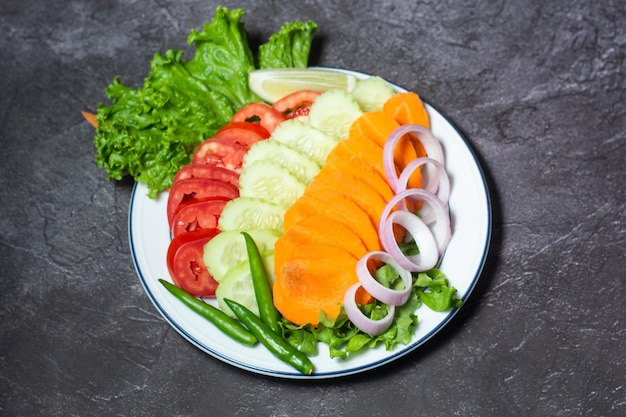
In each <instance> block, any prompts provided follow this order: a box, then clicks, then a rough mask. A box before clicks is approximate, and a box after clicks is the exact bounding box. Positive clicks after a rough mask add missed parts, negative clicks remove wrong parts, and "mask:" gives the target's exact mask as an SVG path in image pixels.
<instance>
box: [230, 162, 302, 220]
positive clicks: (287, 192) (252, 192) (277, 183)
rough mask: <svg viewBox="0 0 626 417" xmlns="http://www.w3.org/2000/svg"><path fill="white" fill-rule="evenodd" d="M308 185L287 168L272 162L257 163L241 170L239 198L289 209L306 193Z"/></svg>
mask: <svg viewBox="0 0 626 417" xmlns="http://www.w3.org/2000/svg"><path fill="white" fill-rule="evenodd" d="M305 189H306V185H305V184H303V183H302V182H300V181H298V179H297V178H296V177H294V176H293V175H292V174H291V173H290V172H289V171H288V170H287V168H284V167H283V166H281V165H279V164H277V163H275V162H272V161H256V162H254V163H252V164H250V165H248V166H247V167H246V168H245V169H242V170H241V175H240V176H239V196H240V197H254V198H260V199H263V200H267V201H270V202H272V203H274V204H278V205H279V206H282V207H285V209H286V208H288V207H291V206H292V205H293V203H295V202H296V200H297V199H298V198H299V197H300V196H301V195H302V193H304V190H305Z"/></svg>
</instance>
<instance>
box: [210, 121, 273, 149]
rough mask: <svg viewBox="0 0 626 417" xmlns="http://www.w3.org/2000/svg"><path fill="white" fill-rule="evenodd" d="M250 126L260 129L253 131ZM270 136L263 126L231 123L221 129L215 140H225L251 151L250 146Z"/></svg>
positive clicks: (248, 123)
mask: <svg viewBox="0 0 626 417" xmlns="http://www.w3.org/2000/svg"><path fill="white" fill-rule="evenodd" d="M249 126H255V127H256V128H258V129H260V130H261V132H259V131H257V130H252V129H250V128H249ZM269 136H270V134H269V132H268V131H267V130H266V129H265V128H264V127H263V126H261V125H257V124H255V123H250V122H231V123H229V124H227V125H226V126H224V127H223V128H222V129H220V130H219V131H218V132H217V133H216V134H215V136H213V137H214V138H224V139H228V140H230V141H233V142H235V143H238V144H240V145H243V146H245V147H246V148H248V149H250V146H252V145H254V144H255V143H257V142H260V141H262V140H264V139H267V138H268V137H269Z"/></svg>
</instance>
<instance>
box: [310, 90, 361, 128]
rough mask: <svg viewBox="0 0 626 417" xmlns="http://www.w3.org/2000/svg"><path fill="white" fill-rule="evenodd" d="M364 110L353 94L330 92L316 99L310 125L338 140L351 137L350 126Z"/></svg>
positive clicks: (339, 91)
mask: <svg viewBox="0 0 626 417" xmlns="http://www.w3.org/2000/svg"><path fill="white" fill-rule="evenodd" d="M361 113H363V112H362V110H361V107H360V106H359V103H358V102H357V101H356V99H355V98H354V97H353V96H352V94H350V93H348V92H347V91H343V90H337V89H334V90H328V91H326V92H325V93H322V94H321V95H320V96H319V97H317V98H316V99H315V101H314V102H313V104H312V105H311V110H310V111H309V125H311V126H312V127H314V128H316V129H319V130H321V131H322V132H324V133H326V134H327V135H329V136H331V137H334V138H336V139H338V140H342V139H346V138H347V137H348V136H349V132H350V126H351V125H352V122H354V121H355V120H356V119H357V118H358V117H359V116H360V115H361Z"/></svg>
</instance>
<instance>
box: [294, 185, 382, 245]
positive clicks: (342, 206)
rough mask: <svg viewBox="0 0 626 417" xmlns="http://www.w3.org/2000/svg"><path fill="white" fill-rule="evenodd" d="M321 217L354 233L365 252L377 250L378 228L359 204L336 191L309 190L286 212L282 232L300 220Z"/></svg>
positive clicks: (378, 242)
mask: <svg viewBox="0 0 626 417" xmlns="http://www.w3.org/2000/svg"><path fill="white" fill-rule="evenodd" d="M319 214H324V215H326V216H328V217H330V218H331V219H334V220H337V221H339V222H341V223H343V224H345V225H346V226H348V227H349V228H351V229H352V230H354V231H355V232H356V233H357V234H358V235H359V237H360V238H361V241H362V242H363V244H364V245H365V247H366V248H367V250H368V251H373V250H380V248H381V246H380V241H379V239H378V225H376V226H374V224H373V223H372V221H371V219H370V217H369V216H368V215H367V213H366V212H365V211H363V209H362V208H361V207H359V205H358V204H356V203H355V202H354V201H352V200H351V199H350V198H348V197H347V196H346V195H344V194H342V193H340V192H339V191H336V190H320V191H317V190H312V191H308V190H307V191H305V193H304V194H303V195H302V196H301V197H300V198H299V199H298V200H297V201H296V202H295V203H294V204H293V205H292V206H291V207H290V208H289V209H288V210H287V211H286V212H285V215H284V228H285V230H288V229H289V228H290V227H291V226H293V225H294V224H296V223H297V222H299V221H300V220H302V219H304V218H307V217H311V216H314V215H319Z"/></svg>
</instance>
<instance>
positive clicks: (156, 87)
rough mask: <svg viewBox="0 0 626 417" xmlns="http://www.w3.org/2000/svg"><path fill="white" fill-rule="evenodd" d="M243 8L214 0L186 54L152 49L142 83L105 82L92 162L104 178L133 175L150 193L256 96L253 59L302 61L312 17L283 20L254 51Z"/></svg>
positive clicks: (268, 63) (270, 63)
mask: <svg viewBox="0 0 626 417" xmlns="http://www.w3.org/2000/svg"><path fill="white" fill-rule="evenodd" d="M244 13H245V12H244V11H243V10H242V9H232V10H229V9H227V8H225V7H217V9H216V11H215V16H214V17H213V19H212V20H211V22H210V23H207V24H205V25H204V27H203V29H202V30H201V31H199V30H192V31H191V32H190V34H189V36H188V38H187V42H188V43H189V45H191V46H193V47H194V49H195V50H194V55H193V57H192V58H191V59H190V60H187V61H186V60H184V59H183V52H182V51H179V50H168V51H167V52H165V54H161V53H159V52H157V53H155V54H154V57H153V59H152V62H151V64H150V73H149V75H148V76H147V77H146V79H145V80H144V85H143V86H142V87H141V88H136V89H134V88H130V87H127V86H125V85H123V84H122V82H121V81H120V79H119V77H115V79H114V80H113V82H112V83H111V85H109V86H108V87H107V88H106V89H105V92H106V94H107V97H108V98H109V99H110V100H111V104H104V103H100V104H99V105H98V111H97V120H98V128H97V129H96V136H95V139H94V145H95V147H96V149H97V156H96V163H97V165H98V166H100V167H102V168H104V169H105V171H106V173H107V175H108V177H109V178H110V179H115V180H121V179H122V178H123V177H125V176H127V175H131V176H132V177H133V178H134V179H135V180H136V181H140V182H144V183H145V184H146V185H147V188H148V195H149V196H150V197H151V198H154V197H156V196H157V195H158V193H159V192H160V191H162V190H165V189H167V188H169V187H170V186H171V181H172V178H173V177H174V175H175V174H176V172H177V171H178V170H179V169H180V168H181V167H182V166H183V165H186V164H188V163H189V162H190V161H191V157H192V155H193V151H194V150H195V148H196V147H197V145H198V144H199V143H200V142H202V140H204V139H205V138H208V137H211V136H212V135H213V134H214V133H215V132H216V131H217V130H218V129H219V128H221V127H222V126H224V125H225V124H226V123H228V121H229V120H230V119H231V117H232V115H233V114H234V113H235V111H237V109H239V108H241V107H243V106H244V105H245V104H247V103H250V102H253V101H258V100H259V98H258V97H257V96H256V95H255V94H254V93H253V92H252V91H251V90H250V88H249V85H248V74H249V73H250V71H253V70H254V69H256V68H257V64H256V62H257V61H258V62H259V65H263V68H270V67H271V68H286V67H293V66H306V65H307V61H308V56H309V52H310V46H311V42H312V38H313V35H314V33H315V31H316V29H317V26H316V25H315V23H313V22H306V23H301V22H297V21H296V22H291V23H286V24H284V25H283V26H282V27H281V29H280V31H279V32H277V33H276V34H274V35H272V36H271V37H270V40H269V41H268V43H267V44H265V45H261V47H260V48H259V53H258V56H255V54H254V53H253V52H252V50H251V49H250V46H249V43H248V34H247V32H246V30H245V27H244V25H243V23H242V22H241V19H242V17H243V16H244ZM278 49H280V51H278ZM269 57H271V59H270V58H269Z"/></svg>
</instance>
